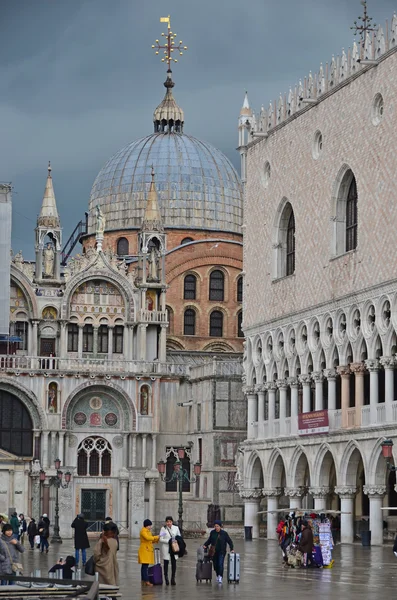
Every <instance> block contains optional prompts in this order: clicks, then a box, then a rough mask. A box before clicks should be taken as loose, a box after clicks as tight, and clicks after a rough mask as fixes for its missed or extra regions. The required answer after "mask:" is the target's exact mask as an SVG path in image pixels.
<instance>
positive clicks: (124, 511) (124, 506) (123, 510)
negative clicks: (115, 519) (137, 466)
mask: <svg viewBox="0 0 397 600" xmlns="http://www.w3.org/2000/svg"><path fill="white" fill-rule="evenodd" d="M127 473H128V472H127ZM120 488H121V503H120V504H121V506H120V520H121V525H122V526H123V527H125V528H127V527H128V479H120Z"/></svg>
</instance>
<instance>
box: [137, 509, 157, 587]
mask: <svg viewBox="0 0 397 600" xmlns="http://www.w3.org/2000/svg"><path fill="white" fill-rule="evenodd" d="M152 525H153V523H152V522H151V520H150V519H145V520H144V522H143V527H142V529H141V532H140V534H139V538H140V541H141V545H140V546H139V550H138V563H139V564H140V565H142V566H141V579H142V584H143V585H149V586H152V585H153V584H152V583H150V581H149V565H153V564H154V548H153V544H157V542H158V541H159V539H160V536H159V535H153V534H152V532H151V528H152Z"/></svg>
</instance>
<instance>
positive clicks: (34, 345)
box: [30, 319, 39, 356]
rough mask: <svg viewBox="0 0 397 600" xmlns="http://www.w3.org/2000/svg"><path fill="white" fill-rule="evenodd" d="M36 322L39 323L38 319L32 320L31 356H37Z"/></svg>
mask: <svg viewBox="0 0 397 600" xmlns="http://www.w3.org/2000/svg"><path fill="white" fill-rule="evenodd" d="M38 324H39V321H37V320H35V319H33V320H32V335H31V344H30V348H31V356H38V350H37V344H38V339H37V328H38Z"/></svg>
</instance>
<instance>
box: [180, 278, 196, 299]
mask: <svg viewBox="0 0 397 600" xmlns="http://www.w3.org/2000/svg"><path fill="white" fill-rule="evenodd" d="M196 283H197V281H196V276H195V275H186V277H185V279H184V282H183V297H184V299H185V300H195V299H196Z"/></svg>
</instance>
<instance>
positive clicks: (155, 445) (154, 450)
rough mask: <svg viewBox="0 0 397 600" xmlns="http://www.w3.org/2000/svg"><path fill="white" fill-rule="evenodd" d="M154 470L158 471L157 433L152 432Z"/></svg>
mask: <svg viewBox="0 0 397 600" xmlns="http://www.w3.org/2000/svg"><path fill="white" fill-rule="evenodd" d="M152 470H153V471H157V435H156V434H155V433H152Z"/></svg>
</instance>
